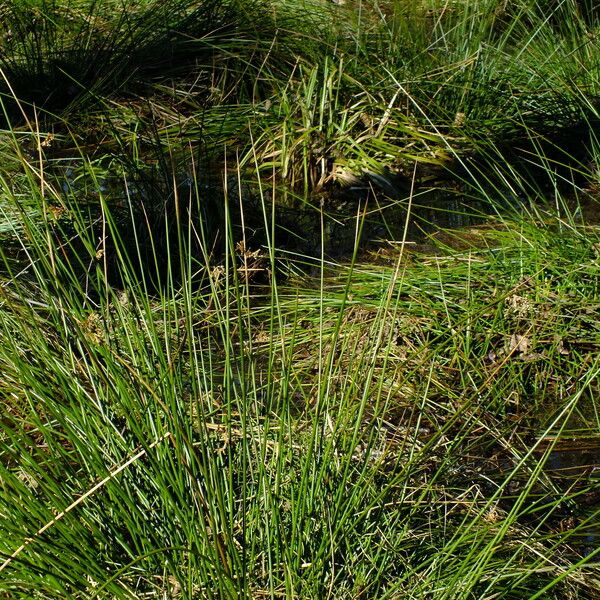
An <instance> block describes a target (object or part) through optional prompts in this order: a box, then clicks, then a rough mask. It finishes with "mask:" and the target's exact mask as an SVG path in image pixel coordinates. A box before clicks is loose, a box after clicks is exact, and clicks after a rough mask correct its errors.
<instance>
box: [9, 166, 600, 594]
mask: <svg viewBox="0 0 600 600" xmlns="http://www.w3.org/2000/svg"><path fill="white" fill-rule="evenodd" d="M84 168H87V167H84ZM22 170H23V173H24V178H25V181H27V182H28V185H29V193H30V194H32V195H34V196H35V198H37V206H38V211H37V212H35V213H34V212H32V211H31V210H21V207H22V202H21V201H20V199H19V197H17V196H15V194H14V191H13V189H12V187H11V185H10V184H9V182H8V181H6V180H4V182H3V188H2V195H3V205H5V206H11V207H12V208H13V212H12V215H13V217H12V221H11V222H12V223H14V225H13V227H14V235H15V236H16V238H17V240H18V244H19V245H20V251H19V253H17V255H16V256H15V255H13V256H8V255H7V256H5V260H4V275H3V281H2V288H1V293H2V298H1V302H2V306H1V310H0V337H1V338H2V339H1V344H0V365H1V367H0V368H1V369H2V373H3V378H2V382H1V383H0V395H1V397H2V401H3V405H4V406H5V411H4V415H3V419H2V426H1V427H2V429H1V446H0V456H1V461H0V468H1V469H2V481H3V486H2V491H1V494H0V502H1V504H0V505H1V506H2V509H1V510H2V514H3V517H4V518H3V519H2V523H1V525H0V527H1V528H2V532H1V535H0V540H1V541H0V555H1V556H2V563H1V564H0V573H1V574H2V576H1V578H0V589H1V590H2V593H4V594H5V595H6V596H7V597H12V598H31V597H40V598H60V597H72V598H78V597H82V598H83V597H85V598H88V597H93V598H100V597H105V598H121V597H122V598H141V597H170V598H214V597H220V598H239V597H249V598H250V597H257V596H265V597H272V598H275V597H281V596H283V597H290V598H294V597H302V598H315V597H331V598H346V597H350V596H352V597H354V596H361V597H370V598H397V597H414V598H420V597H436V598H470V597H498V598H519V597H523V594H526V595H527V596H528V597H555V598H561V597H565V595H569V594H570V595H577V594H578V595H579V597H592V594H593V593H594V590H595V589H596V587H597V578H598V572H597V560H596V555H597V550H596V549H594V548H591V549H590V548H588V547H587V546H586V545H585V543H581V542H578V540H579V539H582V538H584V536H585V535H589V532H590V531H593V530H592V529H590V528H591V526H592V524H593V523H594V522H595V520H597V519H596V518H597V510H595V512H593V511H592V512H591V513H589V514H586V516H584V517H582V518H581V520H579V521H574V522H572V523H571V522H570V521H569V522H567V520H566V519H567V516H568V515H567V514H566V513H565V512H564V507H565V505H567V506H572V507H573V506H577V502H578V498H580V497H581V496H582V495H584V494H593V493H595V490H597V481H595V480H594V479H589V480H588V479H583V480H581V481H580V482H579V483H578V485H577V486H575V487H574V488H572V489H567V490H561V489H560V488H559V483H557V481H556V479H554V478H552V476H551V474H550V473H549V471H547V470H546V469H545V464H546V462H547V461H548V458H549V456H550V454H551V452H552V443H553V442H552V441H550V442H549V441H548V440H553V439H554V440H555V439H558V438H559V437H560V435H561V433H562V432H563V431H564V430H568V429H569V428H570V427H571V423H572V422H573V419H574V418H575V417H577V416H578V415H580V414H589V413H586V405H587V403H588V402H593V401H594V398H595V396H596V395H597V376H598V363H597V358H596V357H595V356H596V353H595V349H597V345H598V330H597V324H596V323H595V322H594V321H593V319H590V316H589V312H588V310H589V307H593V306H595V305H596V304H597V302H598V297H597V286H596V282H597V271H598V264H597V256H598V255H597V245H598V232H597V230H596V229H592V228H587V229H583V228H580V227H578V226H577V225H576V224H570V225H565V224H564V223H563V222H562V221H560V220H556V219H553V218H551V217H550V216H548V218H547V220H541V219H540V220H538V221H534V222H530V221H529V220H528V219H523V218H518V217H514V218H513V219H509V218H504V219H503V220H500V219H498V220H496V221H493V222H491V223H490V224H489V225H488V226H486V227H481V228H480V229H474V230H471V231H468V232H466V233H464V234H463V237H462V238H461V237H460V235H458V234H457V236H456V237H457V243H455V242H454V241H452V236H447V237H442V236H436V237H435V238H434V239H433V242H434V243H435V246H436V248H437V250H436V253H434V254H432V253H431V252H429V253H422V254H419V253H415V252H409V251H408V246H405V247H404V249H403V250H401V251H399V252H398V251H396V252H391V253H389V254H388V255H387V256H382V257H381V258H380V260H379V261H375V262H374V263H373V264H369V265H367V264H361V263H358V262H357V260H356V256H355V257H354V259H352V260H351V261H350V263H349V264H347V265H345V266H336V265H333V264H328V263H327V262H326V261H325V258H324V257H323V260H322V262H321V268H320V272H319V273H318V275H317V277H316V278H310V277H308V276H307V275H305V276H301V277H300V279H299V280H296V282H295V283H294V279H288V280H281V276H280V274H279V272H278V269H277V261H278V254H277V252H276V249H277V242H278V240H277V232H276V230H275V229H274V228H273V227H272V226H271V223H272V210H273V206H272V204H271V197H270V196H269V195H267V194H266V193H264V194H263V196H262V198H263V210H264V220H265V222H266V225H267V230H268V231H269V234H268V240H269V242H268V244H267V245H266V246H265V247H262V248H257V247H253V246H252V244H251V241H250V240H249V238H246V237H245V234H242V235H241V237H240V235H239V234H236V233H234V230H233V229H232V218H231V215H232V213H233V211H234V208H235V207H234V205H233V190H230V189H229V188H228V189H227V190H226V192H225V194H224V197H223V203H224V213H223V221H222V231H223V232H225V235H224V243H223V246H222V252H221V253H220V254H211V253H210V252H209V251H208V246H207V244H206V243H205V240H204V239H203V236H204V235H205V232H204V230H203V222H202V220H201V219H200V218H198V217H193V218H189V215H199V214H201V211H199V210H193V209H194V208H195V207H194V204H195V203H198V202H201V201H202V196H203V188H201V187H200V186H199V185H195V184H194V185H192V188H193V190H194V193H190V194H188V195H187V196H183V195H178V194H176V193H175V191H174V198H175V200H174V201H175V202H176V203H177V206H178V208H177V210H176V211H174V212H173V213H170V215H168V217H167V218H168V219H172V222H171V226H170V227H166V226H165V227H164V229H163V230H161V231H155V232H154V235H155V236H156V239H157V240H158V238H159V237H160V236H169V243H168V244H167V245H164V246H162V248H163V250H162V251H166V252H169V253H170V254H169V256H168V257H167V261H166V263H167V264H168V265H170V269H168V270H167V272H166V274H165V276H164V278H163V280H162V285H160V286H158V287H157V286H154V285H151V283H150V282H149V279H148V277H149V275H147V273H150V272H151V271H152V270H153V269H156V264H155V261H159V260H161V257H159V256H158V254H157V255H156V257H153V256H152V254H149V255H148V254H143V253H142V252H136V251H135V247H136V246H135V244H134V245H133V251H132V245H131V243H129V241H128V240H126V239H123V238H124V233H123V232H124V231H127V229H125V230H124V229H123V222H124V219H125V216H124V215H123V214H122V213H120V212H119V208H118V207H115V206H112V205H111V203H110V202H108V201H107V198H105V197H104V195H103V192H102V191H101V190H100V191H99V198H98V201H99V209H98V211H97V213H96V217H95V219H96V222H95V223H94V224H92V223H90V221H89V218H88V217H89V215H88V213H87V212H86V211H85V210H84V209H83V207H82V205H79V204H78V203H77V202H75V201H74V198H73V196H70V195H69V194H68V193H65V192H64V190H63V189H62V188H61V187H60V186H55V185H54V184H53V182H52V180H43V179H42V177H41V176H42V174H43V172H42V171H40V169H39V165H36V163H35V162H33V161H32V162H27V161H25V162H24V163H23V165H22ZM126 183H127V182H126V181H125V182H124V184H123V185H124V187H125V188H126ZM130 202H131V199H130ZM120 210H121V211H123V210H124V212H125V215H126V214H127V213H128V212H129V213H130V214H133V215H135V213H133V212H131V208H130V207H129V206H128V205H127V203H126V205H125V207H124V208H122V209H120ZM15 215H17V216H18V219H17V217H16V216H15ZM178 215H185V216H184V217H183V218H179V219H178ZM134 218H135V216H134ZM360 229H361V215H360V213H359V214H358V217H357V221H356V231H357V239H358V236H359V234H360ZM134 230H135V229H134ZM99 232H101V235H100V237H99V236H98V233H99ZM458 242H460V243H458ZM154 247H155V248H156V249H157V252H158V249H159V248H161V246H160V245H159V244H158V243H157V244H155V246H154ZM202 249H204V251H203V250H202ZM113 269H118V270H119V273H120V275H119V277H118V279H116V280H115V278H114V276H113V273H111V271H112V270H113ZM260 271H263V272H264V275H265V277H263V279H262V281H263V283H262V284H260V285H257V284H255V283H253V281H256V274H257V273H258V272H260ZM115 281H116V282H115ZM544 413H545V414H548V415H549V416H548V418H541V417H540V416H539V415H540V414H544ZM585 423H586V425H585V426H586V428H587V431H589V432H593V431H595V432H597V430H598V427H599V423H598V420H597V418H594V417H591V418H590V417H587V421H586V422H585ZM548 443H550V446H548ZM569 523H570V524H569Z"/></svg>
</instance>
